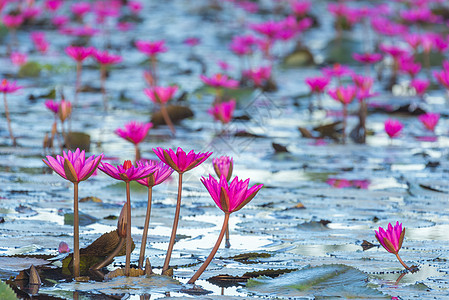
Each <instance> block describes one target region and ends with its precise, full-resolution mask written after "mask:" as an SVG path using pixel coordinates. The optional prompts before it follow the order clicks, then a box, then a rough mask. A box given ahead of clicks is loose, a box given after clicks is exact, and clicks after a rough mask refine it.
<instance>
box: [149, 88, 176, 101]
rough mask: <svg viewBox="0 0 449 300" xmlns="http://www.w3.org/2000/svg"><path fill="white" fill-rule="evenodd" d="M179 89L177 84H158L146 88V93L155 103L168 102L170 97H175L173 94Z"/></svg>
mask: <svg viewBox="0 0 449 300" xmlns="http://www.w3.org/2000/svg"><path fill="white" fill-rule="evenodd" d="M177 90H178V87H177V86H176V85H173V86H167V87H162V86H156V87H152V88H148V89H144V90H143V91H144V93H145V95H147V96H148V98H150V99H151V101H153V102H154V103H158V104H164V103H167V102H168V101H169V100H170V99H172V98H173V95H174V94H175V93H176V91H177Z"/></svg>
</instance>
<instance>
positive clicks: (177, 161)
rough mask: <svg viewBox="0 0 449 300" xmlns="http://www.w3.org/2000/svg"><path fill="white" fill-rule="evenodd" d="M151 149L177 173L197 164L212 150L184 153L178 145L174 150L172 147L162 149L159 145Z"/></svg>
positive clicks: (207, 156)
mask: <svg viewBox="0 0 449 300" xmlns="http://www.w3.org/2000/svg"><path fill="white" fill-rule="evenodd" d="M153 151H154V153H155V154H156V155H157V157H159V159H160V160H161V161H162V162H164V163H165V164H167V165H169V166H170V167H171V168H173V169H174V170H175V171H176V172H178V173H184V172H187V171H189V170H191V169H193V168H195V167H197V166H199V165H200V164H202V163H203V162H204V161H205V160H206V159H208V158H209V156H211V155H212V152H205V153H202V152H198V153H195V151H194V150H191V151H190V152H189V153H185V152H184V150H182V149H181V148H180V147H178V149H176V152H175V151H173V150H172V149H162V148H161V147H158V148H153Z"/></svg>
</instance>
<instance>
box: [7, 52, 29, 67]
mask: <svg viewBox="0 0 449 300" xmlns="http://www.w3.org/2000/svg"><path fill="white" fill-rule="evenodd" d="M10 59H11V62H12V63H13V65H16V66H22V65H24V64H25V63H26V62H27V59H28V56H27V55H26V54H25V53H21V52H11V56H10Z"/></svg>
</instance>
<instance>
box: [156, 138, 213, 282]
mask: <svg viewBox="0 0 449 300" xmlns="http://www.w3.org/2000/svg"><path fill="white" fill-rule="evenodd" d="M153 151H154V153H155V154H156V155H157V157H159V159H160V160H161V161H162V162H164V163H165V164H167V165H169V166H170V167H171V168H172V169H174V170H175V171H176V172H178V175H179V177H178V197H177V200H176V210H175V217H174V220H173V227H172V232H171V236H170V242H169V244H168V249H167V255H166V256H165V262H164V266H163V267H162V274H166V273H167V271H168V269H169V264H170V258H171V254H172V251H173V246H174V244H175V238H176V231H177V229H178V222H179V215H180V211H181V194H182V175H183V174H184V172H187V171H189V170H191V169H193V168H195V167H197V166H199V165H200V164H201V163H203V162H204V161H205V160H206V159H208V158H209V156H211V155H212V152H205V153H202V152H198V153H195V152H194V150H192V151H190V152H189V153H185V152H184V150H182V149H181V148H180V147H178V149H177V150H176V152H175V151H173V150H172V149H162V148H161V147H158V148H153Z"/></svg>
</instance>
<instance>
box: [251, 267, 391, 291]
mask: <svg viewBox="0 0 449 300" xmlns="http://www.w3.org/2000/svg"><path fill="white" fill-rule="evenodd" d="M366 278H367V276H366V274H364V273H363V272H361V271H359V270H357V269H355V268H352V267H349V266H345V265H323V266H319V267H305V268H303V269H301V270H298V271H295V272H291V273H288V274H284V275H281V276H279V277H276V278H274V279H273V278H270V277H267V276H261V277H258V278H255V279H250V280H248V282H247V284H246V287H247V289H248V290H250V291H251V292H254V293H256V294H259V295H267V294H268V295H276V296H281V297H301V296H303V297H305V296H314V297H316V298H321V297H326V298H345V299H348V298H354V299H355V298H357V299H361V298H374V297H375V298H376V299H384V298H385V299H387V297H386V296H385V295H383V294H382V293H381V292H379V291H377V290H375V289H372V288H370V287H368V286H367V282H366ZM390 298H391V297H390Z"/></svg>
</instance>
